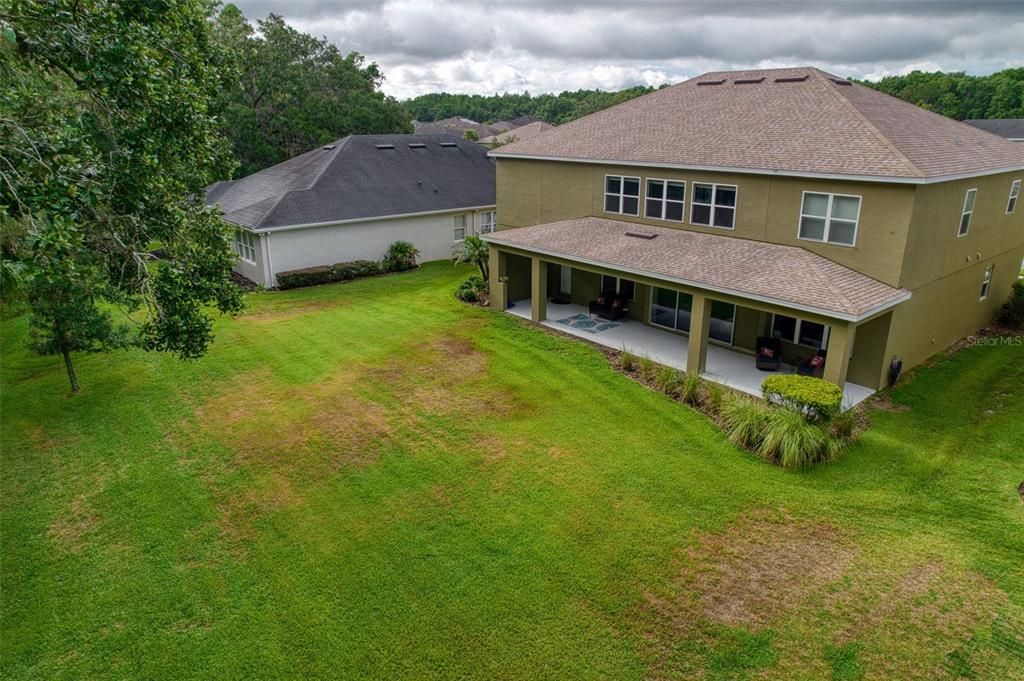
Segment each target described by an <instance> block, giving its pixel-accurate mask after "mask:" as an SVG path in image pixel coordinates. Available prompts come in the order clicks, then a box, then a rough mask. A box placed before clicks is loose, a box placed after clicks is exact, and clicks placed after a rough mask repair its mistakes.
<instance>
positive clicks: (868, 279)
mask: <svg viewBox="0 0 1024 681" xmlns="http://www.w3.org/2000/svg"><path fill="white" fill-rule="evenodd" d="M490 155H491V156H492V157H493V158H495V159H496V160H497V177H498V196H497V205H498V209H497V212H498V231H496V232H494V233H492V234H488V235H487V236H485V237H484V238H485V239H486V240H487V241H489V242H490V244H491V268H490V272H491V282H490V284H491V300H492V303H493V305H494V306H495V307H497V308H500V309H505V308H506V307H507V306H508V305H509V304H514V305H515V306H514V307H512V308H511V309H510V312H513V313H518V314H520V315H522V316H528V317H530V318H532V319H533V320H534V321H538V322H544V323H548V324H551V325H552V326H558V327H559V328H563V329H571V328H572V324H573V322H572V319H571V318H569V317H566V318H565V319H562V320H561V325H559V324H558V323H556V320H558V317H557V316H556V317H553V318H551V319H550V320H549V317H548V314H549V310H552V309H554V310H556V312H555V313H553V314H558V315H567V314H569V313H572V312H581V313H583V314H584V317H583V318H581V321H582V322H584V323H585V324H589V321H587V320H586V318H585V314H586V313H587V311H588V310H587V306H588V305H589V303H590V302H591V301H594V300H595V299H597V298H598V297H599V295H600V294H601V293H602V292H610V295H609V296H601V297H602V298H605V300H604V302H605V303H606V304H608V303H611V302H613V301H614V300H615V299H616V298H617V299H618V300H619V301H620V303H621V304H622V305H623V308H625V310H624V311H625V314H626V318H625V319H624V320H620V323H622V326H621V327H619V328H611V327H607V326H606V325H603V326H602V327H601V328H598V329H593V328H589V329H584V330H585V331H588V332H594V333H584V334H579V335H584V336H588V337H591V338H593V339H594V340H595V341H597V342H604V343H605V344H608V345H613V346H614V347H619V348H621V347H622V346H623V344H624V343H626V342H627V341H628V342H635V343H636V344H635V345H634V346H633V347H634V349H635V350H639V351H641V352H649V354H650V355H651V356H652V357H656V358H662V359H664V358H666V357H667V359H666V360H664V361H666V362H667V363H670V364H671V363H674V364H675V365H676V366H680V367H683V366H685V368H686V369H687V370H689V371H691V372H701V373H704V374H705V375H710V376H711V377H712V378H713V379H715V380H720V381H722V382H725V383H731V384H735V385H740V386H742V388H741V389H745V390H748V391H751V392H754V391H756V389H757V385H758V383H759V381H760V379H761V378H763V377H764V376H765V374H764V373H761V372H754V371H753V366H754V359H753V357H752V356H751V355H753V354H754V352H755V348H758V347H763V346H759V343H760V341H758V340H757V339H758V338H759V337H772V336H774V337H776V338H779V339H781V341H782V343H781V345H782V356H783V360H784V361H785V362H786V364H787V365H789V366H790V367H792V366H793V365H797V364H799V363H800V362H801V361H804V360H806V359H807V358H808V356H809V355H813V354H815V353H817V352H818V351H819V350H824V351H826V355H825V363H824V367H823V376H824V378H826V379H828V380H830V381H832V382H834V383H836V384H838V385H840V386H844V387H846V388H847V397H848V399H851V400H852V401H856V400H858V399H861V398H862V397H863V396H865V395H866V394H870V392H871V391H872V390H875V389H878V388H879V387H881V386H883V385H885V383H886V380H887V374H888V370H889V367H890V363H891V362H892V360H893V359H894V358H901V359H902V360H903V368H904V369H906V368H909V367H912V366H914V365H917V364H919V363H921V362H922V361H924V360H925V359H927V358H928V357H930V356H932V355H934V354H935V353H937V352H939V351H941V350H943V349H944V348H946V347H948V346H949V345H950V344H952V343H954V342H955V341H957V340H958V339H960V338H962V337H964V336H966V335H968V334H971V333H973V332H974V331H976V330H977V329H978V328H980V327H982V326H984V325H986V324H987V323H989V322H990V321H991V320H992V319H993V316H994V315H995V314H996V313H997V312H998V310H999V308H1000V306H1001V305H1002V304H1003V303H1004V301H1005V300H1006V299H1007V297H1008V294H1009V290H1010V286H1011V284H1012V283H1013V281H1014V280H1015V279H1016V277H1017V273H1018V271H1019V270H1020V266H1021V261H1022V258H1024V207H1022V206H1021V205H1019V204H1020V203H1021V201H1022V199H1021V198H1020V187H1021V179H1022V178H1024V145H1018V144H1014V143H1011V142H1009V141H1007V140H1005V139H1002V138H1000V137H996V136H995V135H991V134H989V133H987V132H983V131H981V130H977V129H975V128H972V127H970V126H968V125H964V124H963V123H959V122H957V121H953V120H950V119H948V118H945V117H943V116H940V115H937V114H934V113H931V112H928V111H925V110H923V109H920V108H918V107H915V106H913V105H911V104H908V103H906V102H903V101H901V100H899V99H896V98H893V97H890V96H888V95H884V94H882V93H880V92H877V91H875V90H872V89H870V88H867V87H864V86H861V85H858V84H855V83H852V82H850V81H847V80H845V79H843V78H839V77H836V76H833V75H830V74H828V73H824V72H822V71H820V70H817V69H813V68H793V69H778V70H760V71H741V72H720V73H707V74H704V75H702V76H698V77H696V78H694V79H692V80H688V81H685V82H683V83H680V84H677V85H675V86H673V87H669V88H665V89H662V90H658V91H656V92H653V93H651V94H648V95H645V96H643V97H639V98H637V99H634V100H632V101H630V102H626V103H624V104H620V105H618V106H615V107H612V108H610V109H606V110H604V111H600V112H598V113H595V114H592V115H590V116H587V117H585V118H582V119H579V120H576V121H573V122H570V123H566V124H564V125H562V126H559V127H557V128H555V129H554V130H550V131H548V132H546V133H544V134H542V135H538V136H536V137H534V138H532V139H527V140H522V141H519V142H515V143H513V144H511V145H508V146H505V147H501V148H500V149H497V150H494V151H492V152H490ZM550 298H555V299H556V300H555V301H551V300H549V299H550ZM609 298H611V299H612V300H608V299H609ZM546 320H547V321H546ZM623 322H624V323H623ZM605 329H608V330H605ZM630 329H631V331H629V333H626V330H630ZM616 334H619V335H618V336H616ZM630 334H631V335H630ZM618 338H622V339H625V340H612V339H618ZM602 339H609V340H602ZM663 341H664V342H663ZM665 348H668V350H666V349H665ZM666 353H668V354H666ZM672 353H676V354H675V355H673V354H672ZM744 355H746V357H744ZM712 356H713V359H709V357H712ZM659 361H661V360H659ZM789 370H792V369H791V368H790V369H789ZM744 372H746V373H744ZM740 374H743V376H740ZM737 377H739V378H737ZM750 380H754V381H755V382H754V383H753V386H751V384H750ZM744 381H746V383H744Z"/></svg>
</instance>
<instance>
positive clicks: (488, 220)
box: [480, 210, 494, 234]
mask: <svg viewBox="0 0 1024 681" xmlns="http://www.w3.org/2000/svg"><path fill="white" fill-rule="evenodd" d="M493 231H494V211H493V210H489V211H487V212H485V213H480V233H481V234H490V233H491V232H493Z"/></svg>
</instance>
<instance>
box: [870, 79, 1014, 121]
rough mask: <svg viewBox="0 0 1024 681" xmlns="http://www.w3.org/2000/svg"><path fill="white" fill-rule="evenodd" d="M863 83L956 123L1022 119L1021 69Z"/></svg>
mask: <svg viewBox="0 0 1024 681" xmlns="http://www.w3.org/2000/svg"><path fill="white" fill-rule="evenodd" d="M863 84H864V85H867V86H869V87H873V88H875V89H876V90H880V91H881V92H884V93H886V94H889V95H893V96H894V97H899V98H900V99H903V100H905V101H908V102H910V103H911V104H915V105H917V106H920V107H922V108H925V109H928V110H930V111H934V112H936V113H940V114H942V115H944V116H949V117H950V118H955V119H957V120H965V119H969V118H1024V68H1013V69H1005V70H1003V71H999V72H997V73H993V74H992V75H989V76H971V75H967V74H965V73H960V72H954V73H943V72H941V71H936V72H924V71H913V72H911V73H908V74H906V75H903V76H888V77H886V78H882V79H881V80H879V81H878V82H876V83H872V82H867V81H865V82H864V83H863Z"/></svg>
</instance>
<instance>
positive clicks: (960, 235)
mask: <svg viewBox="0 0 1024 681" xmlns="http://www.w3.org/2000/svg"><path fill="white" fill-rule="evenodd" d="M971 192H974V202H973V203H972V204H971V209H970V210H967V199H968V197H970V196H971ZM977 205H978V188H977V187H972V188H970V189H968V190H967V191H966V192H964V206H963V208H962V209H961V210H960V221H959V222H958V223H956V238H957V239H962V238H963V237H965V236H967V235H968V234H970V233H971V222H972V221H973V220H974V207H975V206H977ZM965 215H966V216H967V229H965V230H964V231H963V232H961V231H960V225H962V224H963V222H964V216H965Z"/></svg>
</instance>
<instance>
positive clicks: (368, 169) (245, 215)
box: [206, 135, 495, 230]
mask: <svg viewBox="0 0 1024 681" xmlns="http://www.w3.org/2000/svg"><path fill="white" fill-rule="evenodd" d="M442 143H443V144H445V145H446V146H441V145H442ZM380 145H392V146H393V147H394V148H387V149H381V148H378V147H379V146H380ZM411 145H415V146H411ZM419 145H422V146H419ZM450 145H454V146H450ZM494 195H495V191H494V162H493V161H491V160H490V159H488V158H487V151H486V149H484V148H482V147H481V146H480V145H478V144H476V143H475V142H470V141H468V140H462V139H460V138H458V137H454V136H452V135H351V136H349V137H346V138H344V139H341V140H338V141H337V142H335V143H333V144H330V145H326V146H324V147H321V148H318V149H314V150H312V151H309V152H306V153H305V154H302V155H300V156H296V157H295V158H292V159H289V160H287V161H284V162H283V163H278V164H277V165H275V166H271V167H270V168H265V169H264V170H261V171H259V172H256V173H253V174H252V175H249V176H247V177H243V178H241V179H238V180H233V181H230V182H217V183H215V184H212V185H210V186H209V187H208V188H207V190H206V202H207V204H208V205H214V204H219V205H220V208H221V210H222V211H223V213H224V219H225V220H227V221H228V222H230V223H232V224H236V225H240V226H242V227H248V228H250V229H254V230H260V229H269V228H272V227H284V226H289V225H305V224H319V223H325V222H340V221H342V220H357V219H362V218H374V217H382V216H387V215H406V214H409V213H425V212H431V211H442V210H458V209H460V208H471V207H476V206H491V205H494Z"/></svg>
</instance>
